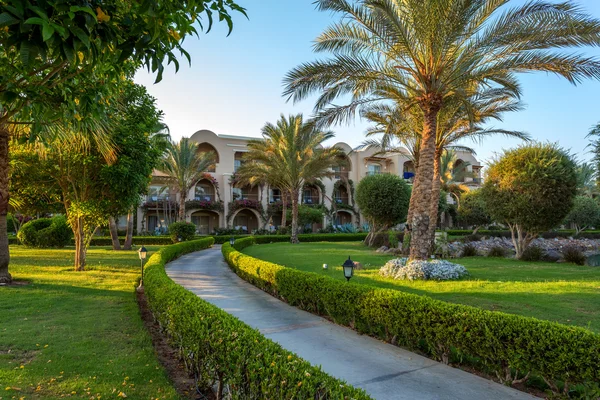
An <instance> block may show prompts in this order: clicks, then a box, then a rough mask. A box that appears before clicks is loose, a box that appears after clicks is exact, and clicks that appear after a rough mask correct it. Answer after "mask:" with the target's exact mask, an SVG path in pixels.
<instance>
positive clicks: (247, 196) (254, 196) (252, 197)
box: [233, 193, 258, 201]
mask: <svg viewBox="0 0 600 400" xmlns="http://www.w3.org/2000/svg"><path fill="white" fill-rule="evenodd" d="M233 200H256V201H258V194H250V193H242V194H239V193H234V194H233Z"/></svg>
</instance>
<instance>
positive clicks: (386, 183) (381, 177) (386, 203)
mask: <svg viewBox="0 0 600 400" xmlns="http://www.w3.org/2000/svg"><path fill="white" fill-rule="evenodd" d="M409 201H410V187H409V186H408V185H407V184H406V183H405V182H404V180H403V179H402V178H400V177H399V176H396V175H391V174H378V175H370V176H367V177H365V178H363V179H361V181H360V182H359V183H358V186H357V188H356V202H357V203H358V206H359V207H360V211H361V213H362V214H363V215H364V216H365V218H366V219H367V221H369V224H370V225H371V230H370V231H369V234H368V235H367V237H366V238H365V243H366V244H367V245H369V246H371V245H372V244H373V240H374V239H375V236H376V235H377V234H378V233H380V232H384V231H387V230H388V229H390V228H391V227H392V226H394V225H397V224H399V223H401V222H403V221H405V220H406V214H407V213H408V203H409Z"/></svg>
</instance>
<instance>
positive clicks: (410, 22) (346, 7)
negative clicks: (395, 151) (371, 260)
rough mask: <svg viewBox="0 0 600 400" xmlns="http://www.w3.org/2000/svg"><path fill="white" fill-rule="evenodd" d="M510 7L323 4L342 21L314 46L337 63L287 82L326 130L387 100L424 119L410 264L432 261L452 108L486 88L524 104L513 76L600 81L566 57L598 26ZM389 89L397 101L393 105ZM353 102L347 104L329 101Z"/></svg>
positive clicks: (587, 66) (490, 3)
mask: <svg viewBox="0 0 600 400" xmlns="http://www.w3.org/2000/svg"><path fill="white" fill-rule="evenodd" d="M507 3H508V0H358V1H350V0H317V4H318V8H319V9H321V10H324V11H330V12H335V13H340V14H342V18H341V21H340V22H339V23H336V24H333V25H332V26H330V27H329V28H327V29H326V30H325V31H324V32H323V33H322V34H321V35H320V36H319V37H318V38H317V40H316V43H315V46H314V48H315V50H316V51H317V52H331V53H332V57H331V58H330V59H326V60H320V61H316V62H311V63H305V64H302V65H300V66H299V67H297V68H295V69H293V70H292V71H290V72H289V73H288V74H287V75H286V77H285V85H286V88H285V90H284V95H286V96H289V97H290V98H291V99H293V100H294V101H298V100H302V99H305V98H307V97H308V96H310V95H312V94H313V93H314V92H320V96H319V98H318V99H317V102H316V105H315V108H316V111H317V112H318V117H320V118H323V119H324V121H325V122H327V123H329V122H340V121H345V120H348V118H352V117H354V115H355V112H356V111H357V110H359V109H361V108H362V107H363V106H365V105H367V104H369V103H373V102H382V101H386V100H394V101H396V102H401V103H402V104H404V106H405V108H406V109H408V108H410V107H413V106H417V107H418V109H419V110H420V111H421V113H422V118H423V125H422V129H421V148H420V151H419V163H418V164H419V165H418V169H417V175H416V177H415V182H414V187H413V196H414V197H415V200H414V201H413V203H414V210H413V216H412V221H411V222H412V227H413V235H412V243H411V251H410V258H411V259H425V258H427V257H428V256H429V249H430V245H429V235H428V230H429V220H430V215H429V213H430V207H431V198H432V185H433V182H434V179H433V177H434V160H435V152H436V140H435V136H436V132H437V121H438V114H439V113H440V110H442V108H443V107H444V105H445V104H447V103H448V102H450V101H453V102H459V103H460V102H464V103H465V104H466V103H468V99H469V98H471V97H472V96H473V95H474V94H476V93H478V92H480V91H481V90H482V89H483V88H490V87H494V88H501V89H503V90H506V91H510V92H513V94H514V96H516V97H519V95H520V89H519V86H518V81H517V78H516V74H517V73H521V72H531V71H546V72H552V73H554V74H557V75H559V76H562V77H564V78H566V79H567V80H568V81H569V82H571V83H577V82H579V81H581V80H582V79H583V78H595V79H600V62H599V61H597V60H596V59H595V58H592V57H585V56H583V55H577V54H572V53H567V52H566V51H564V49H567V48H569V47H580V46H587V45H591V46H598V45H599V44H600V21H598V20H596V19H594V18H592V17H590V16H588V15H587V14H585V13H584V12H582V11H581V10H580V9H579V8H578V7H577V6H575V5H574V4H573V3H571V2H569V1H566V2H563V3H558V4H552V3H549V2H546V1H542V0H532V1H530V2H527V3H526V4H525V5H522V6H517V7H512V8H507V9H506V8H505V9H504V10H503V11H500V9H501V8H502V7H503V6H505V5H506V4H507ZM390 88H392V89H394V90H395V91H396V93H398V97H397V98H392V97H391V96H389V92H390V90H389V89H390ZM343 96H350V102H349V104H347V105H343V106H336V105H331V104H332V101H333V100H335V99H337V98H340V97H343Z"/></svg>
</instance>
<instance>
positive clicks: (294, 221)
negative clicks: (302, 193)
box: [290, 190, 300, 244]
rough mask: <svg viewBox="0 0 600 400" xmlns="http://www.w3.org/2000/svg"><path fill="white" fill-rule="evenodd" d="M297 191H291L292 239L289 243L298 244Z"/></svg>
mask: <svg viewBox="0 0 600 400" xmlns="http://www.w3.org/2000/svg"><path fill="white" fill-rule="evenodd" d="M298 195H299V192H298V190H292V237H291V238H290V242H292V243H294V244H295V243H300V241H299V240H298Z"/></svg>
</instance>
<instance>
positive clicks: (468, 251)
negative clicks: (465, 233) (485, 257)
mask: <svg viewBox="0 0 600 400" xmlns="http://www.w3.org/2000/svg"><path fill="white" fill-rule="evenodd" d="M460 256H461V257H475V256H477V248H476V247H475V246H473V245H472V244H471V243H467V244H465V245H464V246H463V248H462V250H461V252H460Z"/></svg>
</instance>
